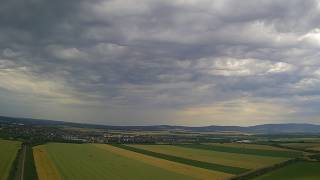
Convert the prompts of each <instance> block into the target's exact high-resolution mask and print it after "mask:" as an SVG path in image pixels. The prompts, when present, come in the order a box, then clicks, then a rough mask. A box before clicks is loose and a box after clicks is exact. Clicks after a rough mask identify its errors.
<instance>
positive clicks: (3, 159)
mask: <svg viewBox="0 0 320 180" xmlns="http://www.w3.org/2000/svg"><path fill="white" fill-rule="evenodd" d="M20 147H21V142H18V141H7V140H1V139H0V179H1V180H2V179H7V178H8V176H9V173H10V170H11V167H12V164H13V161H14V160H15V158H16V156H17V152H18V150H19V149H20Z"/></svg>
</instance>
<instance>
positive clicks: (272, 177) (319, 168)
mask: <svg viewBox="0 0 320 180" xmlns="http://www.w3.org/2000/svg"><path fill="white" fill-rule="evenodd" d="M277 179H279V180H316V179H320V163H319V162H298V163H294V164H291V165H288V166H285V167H283V168H281V169H278V170H275V171H272V172H270V173H268V174H265V175H263V176H260V177H258V178H256V179H255V180H277Z"/></svg>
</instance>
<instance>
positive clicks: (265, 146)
mask: <svg viewBox="0 0 320 180" xmlns="http://www.w3.org/2000/svg"><path fill="white" fill-rule="evenodd" d="M205 144H208V145H214V146H224V147H236V148H245V149H262V150H275V151H293V150H290V149H284V148H279V147H274V146H268V145H258V144H244V143H205Z"/></svg>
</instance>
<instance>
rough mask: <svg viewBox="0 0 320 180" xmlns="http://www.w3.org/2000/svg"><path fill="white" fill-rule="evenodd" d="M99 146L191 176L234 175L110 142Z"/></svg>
mask: <svg viewBox="0 0 320 180" xmlns="http://www.w3.org/2000/svg"><path fill="white" fill-rule="evenodd" d="M94 146H96V147H97V148H101V149H103V150H105V151H108V152H109V153H115V154H118V155H120V156H124V157H126V158H129V159H132V160H137V161H140V162H143V163H146V164H148V165H151V166H155V167H158V168H161V169H165V170H168V171H172V172H175V173H178V174H183V175H186V176H190V177H193V178H196V179H205V180H221V179H228V178H229V177H231V176H233V175H232V174H227V173H223V172H219V171H211V170H207V169H203V168H199V167H195V166H190V165H187V164H182V163H178V162H174V161H168V160H165V159H160V158H156V157H152V156H148V155H145V154H141V153H137V152H133V151H129V150H126V149H123V148H119V147H116V146H112V145H110V144H94Z"/></svg>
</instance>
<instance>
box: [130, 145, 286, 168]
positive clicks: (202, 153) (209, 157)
mask: <svg viewBox="0 0 320 180" xmlns="http://www.w3.org/2000/svg"><path fill="white" fill-rule="evenodd" d="M129 146H131V147H135V148H139V149H144V150H148V151H153V152H157V153H162V154H168V155H172V156H178V157H182V158H187V159H193V160H198V161H203V162H208V163H215V164H220V165H225V166H232V167H240V168H245V169H257V168H261V167H265V166H270V165H273V164H276V163H279V162H282V161H286V160H288V158H279V157H265V156H257V155H247V154H237V153H224V152H219V151H208V150H202V149H192V148H184V147H179V146H172V145H129Z"/></svg>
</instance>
